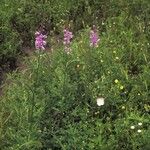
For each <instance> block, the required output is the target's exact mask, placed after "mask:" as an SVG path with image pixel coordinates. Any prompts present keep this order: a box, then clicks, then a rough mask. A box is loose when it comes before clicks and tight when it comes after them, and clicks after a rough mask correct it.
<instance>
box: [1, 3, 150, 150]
mask: <svg viewBox="0 0 150 150" xmlns="http://www.w3.org/2000/svg"><path fill="white" fill-rule="evenodd" d="M23 2H25V1H21V3H22V4H23ZM32 2H33V1H32ZM49 2H51V1H48V4H49ZM65 2H66V1H62V4H64V5H61V9H62V10H61V9H60V12H61V13H62V12H64V13H67V12H66V9H65V8H70V9H72V8H75V11H76V10H78V9H77V8H79V7H78V6H80V4H82V3H83V4H85V3H87V1H86V2H85V1H79V2H78V3H76V5H75V4H74V5H71V3H75V2H74V1H70V3H65ZM88 2H89V3H88V4H86V6H87V5H90V8H88V11H89V14H90V11H94V6H95V5H96V6H97V5H98V4H100V3H102V1H101V2H98V1H93V3H92V2H90V1H88ZM110 2H111V3H112V4H113V5H112V6H113V7H112V8H113V9H112V11H110V10H109V9H108V12H107V13H105V15H106V14H107V15H108V16H109V15H110V17H108V18H107V15H106V16H105V18H106V20H105V21H104V20H103V21H104V22H103V23H102V25H101V26H100V30H101V32H100V44H99V47H97V48H91V47H89V37H88V36H87V35H89V28H86V29H85V30H83V31H81V32H80V33H79V34H78V37H77V38H76V39H74V41H72V45H71V48H72V52H71V54H69V55H68V54H66V53H65V52H64V48H63V47H60V48H58V49H54V51H53V52H52V53H50V54H47V53H45V52H36V53H35V54H34V55H33V56H32V57H31V58H27V59H26V64H27V66H28V67H27V69H26V70H24V71H22V72H21V73H18V72H17V71H16V72H14V73H13V74H11V75H9V76H8V78H7V80H8V83H9V84H8V85H6V87H5V94H4V95H3V97H2V99H1V101H0V112H1V113H0V145H1V147H0V148H1V149H3V150H11V149H12V150H14V149H15V150H30V149H33V150H38V149H39V150H40V149H41V150H44V149H49V150H50V149H52V150H59V149H62V150H70V149H76V150H81V149H84V150H92V149H95V150H100V149H101V150H111V149H112V150H113V149H115V150H120V149H121V150H148V149H149V147H150V144H149V135H150V129H149V119H150V118H149V116H148V113H149V111H150V106H149V96H150V81H149V73H150V67H149V66H150V65H149V64H150V54H149V51H148V49H149V47H150V45H149V38H148V35H149V32H148V30H149V29H148V27H147V23H148V21H147V18H146V19H145V18H143V15H144V14H147V11H148V10H147V7H146V4H148V3H147V1H144V2H143V3H140V1H137V0H136V1H132V2H133V4H132V5H129V4H130V3H127V1H121V3H117V2H116V1H110ZM27 3H31V1H29V2H26V3H25V5H27ZM39 4H40V3H39ZM46 4H47V3H45V5H46ZM48 4H47V5H48ZM56 4H57V3H56ZM11 5H12V4H11ZM32 5H33V3H32ZM32 5H30V6H31V7H32ZM43 5H44V4H43ZM123 5H125V6H126V8H124V9H125V10H126V11H125V10H124V11H120V9H119V8H121V7H122V6H123ZM66 6H67V7H66ZM118 6H120V7H119V8H118ZM15 7H17V6H15V5H14V7H13V8H15ZM22 7H24V6H22ZM35 7H38V4H37V5H35ZM58 7H59V6H57V8H58ZM102 7H104V8H105V10H106V8H107V7H111V5H110V6H109V5H106V6H104V5H102ZM40 8H42V7H40V6H39V9H40ZM44 8H45V7H44ZM63 8H64V9H63ZM95 8H97V7H95ZM117 8H118V9H117ZM137 8H138V10H142V11H144V12H145V13H144V12H143V13H138V12H136V13H135V9H137ZM28 10H30V9H28ZM54 10H55V9H54ZM56 10H57V9H56ZM56 10H55V11H54V12H53V11H51V13H52V12H53V13H52V14H53V15H54V16H55V14H56ZM31 11H33V10H31ZM75 11H74V13H75ZM27 12H28V11H27ZM35 12H36V9H35ZM37 12H38V11H37ZM41 12H42V10H41ZM44 12H47V13H48V10H47V11H46V10H45V11H44ZM58 13H59V12H58ZM10 14H11V13H10ZM41 14H42V13H41ZM22 15H24V13H22ZM36 15H37V14H36ZM133 15H134V16H133ZM64 16H65V15H64ZM145 16H146V15H145ZM8 17H10V15H8ZM38 17H39V16H38V15H37V20H36V21H37V22H34V21H33V22H30V21H29V20H30V19H29V20H28V19H27V20H28V21H27V20H26V19H24V20H23V21H25V22H26V21H27V22H28V23H29V24H30V23H31V24H32V26H30V27H31V28H35V24H36V23H37V24H38V23H39V22H38V21H39V18H38ZM58 17H59V16H58ZM4 18H5V17H4ZM21 18H22V17H20V19H21ZM27 18H28V17H27ZM56 18H57V17H56ZM79 18H80V17H79ZM79 18H78V17H77V19H79ZM42 19H44V17H43V18H42ZM57 19H58V18H57ZM57 19H56V20H57ZM58 20H59V19H58ZM18 22H19V21H18ZM55 23H56V22H55ZM98 24H101V21H98ZM16 36H17V34H16ZM16 36H15V37H16ZM21 37H22V36H21ZM11 40H12V39H11ZM6 43H7V42H6ZM99 97H103V98H104V99H105V103H104V105H103V106H98V105H97V102H96V100H97V98H99ZM139 123H140V124H139ZM141 123H142V124H141Z"/></svg>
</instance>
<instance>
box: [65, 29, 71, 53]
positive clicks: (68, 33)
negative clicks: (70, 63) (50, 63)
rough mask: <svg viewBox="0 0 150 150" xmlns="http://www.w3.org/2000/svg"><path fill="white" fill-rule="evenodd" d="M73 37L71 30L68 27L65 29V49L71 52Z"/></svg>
mask: <svg viewBox="0 0 150 150" xmlns="http://www.w3.org/2000/svg"><path fill="white" fill-rule="evenodd" d="M72 38H73V34H72V32H71V31H69V30H68V29H64V41H63V43H64V45H65V51H66V52H67V53H69V52H70V50H71V49H70V43H71V39H72Z"/></svg>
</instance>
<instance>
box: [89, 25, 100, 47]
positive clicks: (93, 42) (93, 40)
mask: <svg viewBox="0 0 150 150" xmlns="http://www.w3.org/2000/svg"><path fill="white" fill-rule="evenodd" d="M99 41H100V39H99V36H98V33H97V29H96V26H95V25H93V27H92V29H91V31H90V46H91V47H98V42H99Z"/></svg>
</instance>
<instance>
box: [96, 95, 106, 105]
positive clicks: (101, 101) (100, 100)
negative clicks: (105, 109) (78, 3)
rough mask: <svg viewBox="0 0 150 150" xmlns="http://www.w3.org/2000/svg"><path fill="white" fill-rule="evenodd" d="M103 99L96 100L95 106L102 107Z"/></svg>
mask: <svg viewBox="0 0 150 150" xmlns="http://www.w3.org/2000/svg"><path fill="white" fill-rule="evenodd" d="M104 100H105V99H104V98H103V97H99V98H97V100H96V101H97V105H98V106H102V105H104Z"/></svg>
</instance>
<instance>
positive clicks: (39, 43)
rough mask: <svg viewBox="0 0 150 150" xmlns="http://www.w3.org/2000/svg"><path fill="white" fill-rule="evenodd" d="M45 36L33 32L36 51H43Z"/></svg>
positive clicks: (38, 32)
mask: <svg viewBox="0 0 150 150" xmlns="http://www.w3.org/2000/svg"><path fill="white" fill-rule="evenodd" d="M46 38H47V36H46V35H44V34H42V32H40V31H36V32H35V47H36V49H41V50H45V46H46Z"/></svg>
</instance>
